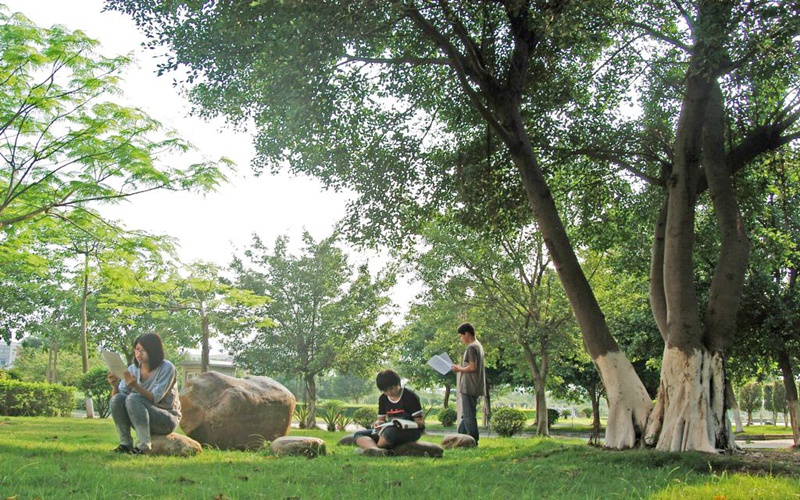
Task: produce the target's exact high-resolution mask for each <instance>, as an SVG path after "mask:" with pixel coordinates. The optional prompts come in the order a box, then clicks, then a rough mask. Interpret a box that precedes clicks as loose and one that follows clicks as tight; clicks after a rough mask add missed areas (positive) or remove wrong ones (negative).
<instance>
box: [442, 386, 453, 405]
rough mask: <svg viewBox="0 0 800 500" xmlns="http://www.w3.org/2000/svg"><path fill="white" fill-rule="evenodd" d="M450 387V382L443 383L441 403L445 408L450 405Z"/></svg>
mask: <svg viewBox="0 0 800 500" xmlns="http://www.w3.org/2000/svg"><path fill="white" fill-rule="evenodd" d="M451 390H452V388H451V387H450V384H444V402H443V404H442V407H443V408H447V407H448V406H449V405H450V391H451Z"/></svg>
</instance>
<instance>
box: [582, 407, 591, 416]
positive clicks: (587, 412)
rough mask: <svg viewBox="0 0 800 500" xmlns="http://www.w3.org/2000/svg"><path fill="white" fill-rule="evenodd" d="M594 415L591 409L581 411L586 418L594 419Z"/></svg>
mask: <svg viewBox="0 0 800 500" xmlns="http://www.w3.org/2000/svg"><path fill="white" fill-rule="evenodd" d="M592 414H593V412H592V409H591V408H583V409H582V410H581V415H583V416H584V417H585V418H592Z"/></svg>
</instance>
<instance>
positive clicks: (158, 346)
mask: <svg viewBox="0 0 800 500" xmlns="http://www.w3.org/2000/svg"><path fill="white" fill-rule="evenodd" d="M136 344H139V345H141V346H142V348H143V349H144V350H145V351H146V352H147V364H148V365H149V366H150V369H151V370H155V369H156V368H158V367H159V366H161V363H163V362H164V343H163V342H161V337H159V336H158V334H157V333H143V334H142V335H139V336H138V337H137V338H136V340H134V341H133V348H134V349H136ZM133 363H134V364H135V365H136V366H139V362H138V361H136V356H134V357H133Z"/></svg>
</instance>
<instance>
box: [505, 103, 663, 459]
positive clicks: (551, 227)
mask: <svg viewBox="0 0 800 500" xmlns="http://www.w3.org/2000/svg"><path fill="white" fill-rule="evenodd" d="M507 117H508V119H507V120H505V122H506V123H511V124H513V125H514V130H515V132H516V134H515V138H516V139H517V141H516V142H515V143H514V144H511V145H509V150H510V151H511V153H512V155H513V158H514V161H515V163H516V165H517V169H518V170H519V172H520V176H521V178H522V184H523V186H524V187H525V191H526V193H527V196H528V201H529V202H530V205H531V208H532V209H533V214H534V217H535V218H536V221H537V223H538V225H539V229H540V231H541V232H542V235H543V236H544V239H545V243H546V245H547V250H548V252H549V254H550V256H551V257H552V259H553V264H554V266H555V268H556V271H557V272H558V275H559V279H560V280H561V284H562V285H563V286H564V290H565V292H566V294H567V298H568V299H569V302H570V305H571V307H572V311H573V313H574V314H575V318H576V319H577V321H578V325H579V326H580V329H581V334H582V336H583V341H584V345H585V347H586V350H587V352H588V353H589V355H590V356H591V358H592V361H593V362H594V364H595V366H596V367H597V371H598V372H599V373H600V378H601V379H602V381H603V385H604V386H605V388H606V397H607V399H608V406H609V415H608V424H607V427H606V439H605V446H606V447H609V448H614V449H625V448H632V447H634V446H636V445H638V444H639V443H640V442H641V438H642V434H643V432H644V429H645V426H646V423H647V417H648V416H649V414H650V411H651V410H652V408H653V403H652V401H651V400H650V396H649V395H648V394H647V390H646V389H645V387H644V384H643V383H642V382H641V379H640V378H639V375H638V374H637V373H636V371H635V370H634V369H633V365H632V364H631V363H630V361H629V360H628V358H627V357H626V356H625V355H624V354H623V353H622V352H621V351H620V349H619V345H618V344H617V342H616V341H615V340H614V338H613V337H612V336H611V333H610V332H609V330H608V324H607V323H606V320H605V316H604V315H603V312H602V310H601V309H600V306H599V304H598V303H597V299H596V298H595V296H594V293H593V292H592V289H591V286H590V285H589V281H588V280H587V279H586V275H585V274H584V273H583V270H582V269H581V266H580V263H579V261H578V258H577V256H576V255H575V252H574V249H573V248H572V244H571V243H570V241H569V237H568V236H567V233H566V230H565V228H564V225H563V223H562V221H561V218H560V217H559V215H558V211H557V209H556V206H555V202H554V200H553V198H552V195H551V193H550V189H549V188H548V186H547V182H546V181H545V179H544V176H543V174H542V172H541V169H540V168H539V166H538V164H537V161H536V159H535V155H534V153H533V149H532V148H531V145H530V141H529V140H528V137H527V135H526V134H525V129H524V127H523V125H522V119H521V116H519V114H518V113H508V114H507Z"/></svg>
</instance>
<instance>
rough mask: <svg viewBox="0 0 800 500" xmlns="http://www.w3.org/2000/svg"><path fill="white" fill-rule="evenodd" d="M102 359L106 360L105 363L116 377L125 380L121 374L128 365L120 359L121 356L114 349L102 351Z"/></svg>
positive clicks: (126, 369)
mask: <svg viewBox="0 0 800 500" xmlns="http://www.w3.org/2000/svg"><path fill="white" fill-rule="evenodd" d="M103 359H105V360H106V365H107V366H108V369H109V370H111V373H113V374H114V375H116V376H117V378H118V379H120V380H125V376H124V375H123V374H124V373H125V372H126V371H128V367H127V366H126V365H125V362H124V361H123V360H122V356H120V355H119V354H118V353H116V352H114V351H103Z"/></svg>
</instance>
